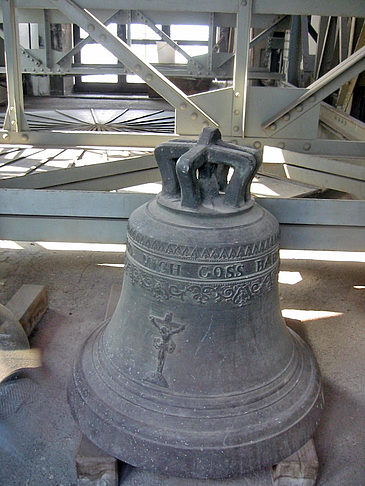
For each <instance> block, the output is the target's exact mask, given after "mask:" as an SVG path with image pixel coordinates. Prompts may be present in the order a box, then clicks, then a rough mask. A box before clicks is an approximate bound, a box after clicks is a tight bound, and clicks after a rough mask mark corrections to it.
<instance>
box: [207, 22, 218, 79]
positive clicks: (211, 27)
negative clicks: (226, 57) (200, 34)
mask: <svg viewBox="0 0 365 486" xmlns="http://www.w3.org/2000/svg"><path fill="white" fill-rule="evenodd" d="M215 43H216V25H215V14H214V12H210V14H209V40H208V65H207V69H208V72H209V73H211V72H212V71H213V54H214V52H213V51H214V46H215Z"/></svg>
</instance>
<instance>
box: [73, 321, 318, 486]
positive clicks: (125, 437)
mask: <svg viewBox="0 0 365 486" xmlns="http://www.w3.org/2000/svg"><path fill="white" fill-rule="evenodd" d="M106 325H107V323H103V324H102V325H101V326H99V327H97V328H96V329H95V330H94V331H93V333H92V334H91V335H90V336H89V338H88V339H87V341H86V342H85V344H84V346H83V348H82V350H81V354H80V358H79V360H78V361H77V362H76V364H75V366H74V369H73V374H72V379H71V382H70V384H69V388H68V399H69V403H70V406H71V410H72V413H73V416H74V418H75V419H76V421H77V422H78V423H79V425H80V428H81V430H82V431H83V432H84V434H85V435H86V436H87V437H88V438H89V439H90V440H92V441H93V442H94V443H95V444H97V445H98V446H99V447H100V448H101V449H103V450H105V451H107V452H108V453H110V454H111V455H113V456H116V457H118V458H119V459H121V460H123V461H124V462H126V463H128V464H131V465H133V466H136V467H141V468H145V469H149V470H152V471H156V472H159V471H161V470H164V471H165V473H166V474H169V475H172V476H177V477H179V476H180V477H191V478H201V479H204V478H206V477H207V471H209V478H211V479H224V478H231V477H240V476H242V475H243V474H246V473H247V472H250V471H252V470H255V469H258V468H262V467H264V466H271V465H273V464H276V463H278V462H280V460H282V459H284V458H285V457H288V456H289V455H291V454H292V453H293V452H295V451H296V450H299V448H300V447H301V446H302V445H304V444H305V443H306V442H307V441H308V440H309V439H310V438H311V437H312V435H313V432H314V430H315V428H316V426H317V425H318V422H319V416H320V413H321V409H322V408H323V398H322V391H321V384H320V378H319V372H318V369H317V365H316V363H315V360H314V357H313V356H312V353H311V352H310V349H309V348H308V346H307V345H306V344H305V343H304V342H303V341H302V340H301V339H300V338H299V337H298V336H297V335H296V334H295V333H294V332H293V331H291V333H292V337H293V354H292V356H291V358H290V362H289V363H288V366H287V367H286V369H285V370H283V372H282V373H281V375H280V376H278V377H277V378H276V379H275V380H273V382H272V383H270V384H269V385H268V386H267V387H266V389H263V388H262V387H259V388H258V389H256V390H249V391H247V392H244V393H240V394H237V395H236V396H234V395H232V394H228V395H227V394H223V395H220V396H214V397H213V396H212V397H209V396H206V397H204V396H200V397H198V396H179V395H175V394H174V393H173V392H172V391H171V390H169V389H167V388H166V387H163V386H162V384H161V383H152V382H151V381H148V380H147V379H146V377H142V378H141V381H140V382H139V383H137V382H136V381H133V380H131V379H130V377H128V376H126V375H123V374H122V373H121V371H120V369H119V368H116V366H115V364H114V363H113V360H112V359H111V357H109V356H107V355H106V351H105V346H104V343H103V331H104V329H105V326H106ZM106 398H107V403H106ZM214 404H215V407H214V406H213V405H214Z"/></svg>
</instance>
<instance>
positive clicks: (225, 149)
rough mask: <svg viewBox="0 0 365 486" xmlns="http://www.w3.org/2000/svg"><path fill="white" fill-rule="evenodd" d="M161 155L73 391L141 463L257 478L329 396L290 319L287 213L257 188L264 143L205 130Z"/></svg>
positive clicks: (80, 417)
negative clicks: (154, 191) (281, 294)
mask: <svg viewBox="0 0 365 486" xmlns="http://www.w3.org/2000/svg"><path fill="white" fill-rule="evenodd" d="M155 155H156V159H157V161H158V164H159V167H160V170H161V174H162V181H163V189H162V192H161V193H160V194H159V196H157V198H155V199H153V200H152V201H150V202H148V203H147V204H145V205H144V206H142V207H140V208H139V209H137V210H136V211H135V212H134V213H133V214H132V215H131V217H130V219H129V230H128V246H127V253H126V264H125V276H124V281H123V289H122V293H121V297H120V300H119V303H118V305H117V309H116V311H115V313H114V315H113V317H112V318H111V320H110V321H107V322H106V323H103V324H102V325H100V326H98V327H97V329H95V330H94V331H93V332H92V333H91V335H90V336H89V337H88V339H87V340H86V342H85V344H84V346H83V347H82V350H81V354H80V357H79V360H78V362H77V363H76V365H75V367H74V371H73V375H72V380H71V382H70V386H69V402H70V405H71V408H72V411H73V414H74V416H75V418H76V420H77V421H78V423H79V425H80V427H81V429H82V431H83V432H84V434H85V435H87V436H88V437H89V438H90V439H91V440H92V441H93V442H95V443H96V444H97V445H98V446H99V447H101V448H103V449H104V450H106V451H107V452H108V453H110V454H111V455H113V456H116V457H118V458H120V459H122V460H123V461H125V462H127V463H129V464H132V465H134V466H138V467H142V468H145V469H147V470H151V471H156V472H159V473H163V474H165V475H171V476H178V477H188V478H201V479H207V478H209V479H224V478H235V477H240V476H244V475H245V474H246V473H247V472H250V471H252V470H256V469H261V468H265V467H269V466H271V465H272V464H276V463H278V462H279V461H280V460H281V459H283V458H284V457H287V456H289V455H290V454H291V453H293V452H294V451H296V450H298V449H299V448H300V447H301V446H302V445H303V444H304V443H306V442H307V441H308V440H309V439H310V437H311V436H312V434H313V431H314V429H315V427H316V425H317V424H318V420H319V416H320V411H321V408H322V394H321V386H320V380H319V374H318V369H317V366H316V364H315V360H314V357H313V356H312V354H311V352H310V350H309V348H308V347H307V345H305V344H304V342H303V341H301V339H300V338H299V337H298V336H297V335H296V334H294V333H293V332H291V331H289V330H288V329H287V328H286V326H285V324H284V322H283V320H282V318H281V313H280V306H279V298H278V284H277V273H278V265H279V259H278V250H279V240H278V238H279V224H278V221H277V220H276V219H275V218H274V217H273V216H272V215H271V214H270V213H268V212H267V211H266V210H265V209H263V208H262V207H260V206H259V205H257V204H256V203H255V202H254V201H253V199H252V198H251V196H250V184H251V180H252V178H253V176H254V174H255V172H256V171H257V169H258V166H259V164H260V161H261V160H260V154H259V152H258V151H256V150H253V149H250V148H247V147H241V148H238V147H236V146H233V145H230V144H226V143H223V142H222V140H221V139H220V133H219V131H218V130H214V129H210V128H206V129H204V130H203V132H202V134H201V136H200V138H199V141H198V143H197V144H195V143H194V142H189V141H185V142H182V141H175V142H169V143H167V144H163V145H161V146H160V147H158V148H157V149H156V152H155ZM229 167H232V168H233V175H232V177H231V179H230V181H229V183H227V174H228V168H229Z"/></svg>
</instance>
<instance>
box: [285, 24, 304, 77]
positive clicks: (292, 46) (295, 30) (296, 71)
mask: <svg viewBox="0 0 365 486" xmlns="http://www.w3.org/2000/svg"><path fill="white" fill-rule="evenodd" d="M301 58H302V53H301V19H300V15H293V16H292V20H291V29H290V41H289V55H288V74H287V81H288V83H290V84H293V85H294V86H300V62H301Z"/></svg>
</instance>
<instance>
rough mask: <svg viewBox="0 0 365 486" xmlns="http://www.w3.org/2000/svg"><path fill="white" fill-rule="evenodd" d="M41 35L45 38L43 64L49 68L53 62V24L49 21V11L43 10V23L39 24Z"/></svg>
mask: <svg viewBox="0 0 365 486" xmlns="http://www.w3.org/2000/svg"><path fill="white" fill-rule="evenodd" d="M38 28H39V34H40V35H41V36H42V38H43V48H44V52H43V53H42V54H43V63H44V64H45V65H46V66H47V67H51V66H52V64H53V62H52V51H51V49H52V46H51V24H50V21H49V12H48V10H43V23H42V24H38Z"/></svg>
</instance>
